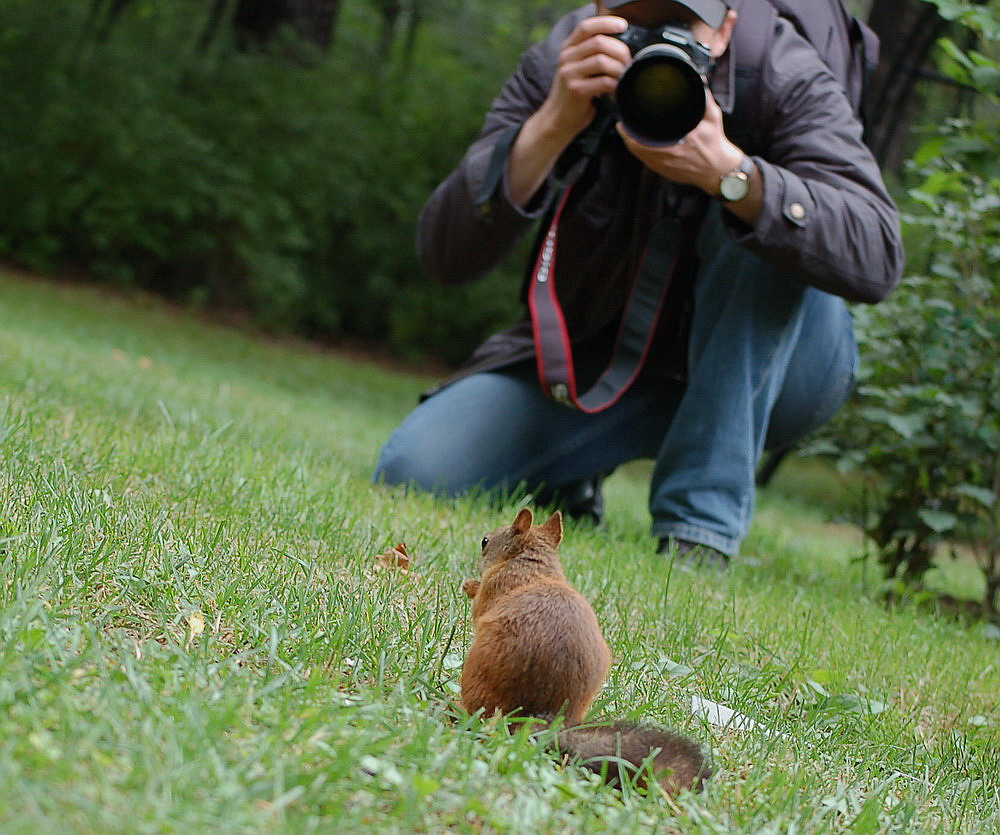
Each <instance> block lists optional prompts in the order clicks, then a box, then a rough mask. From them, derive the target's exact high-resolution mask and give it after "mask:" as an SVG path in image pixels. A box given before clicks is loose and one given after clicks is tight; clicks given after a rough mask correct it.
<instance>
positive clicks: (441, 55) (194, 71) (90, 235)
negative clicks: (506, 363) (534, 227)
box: [0, 0, 1000, 615]
mask: <svg viewBox="0 0 1000 835" xmlns="http://www.w3.org/2000/svg"><path fill="white" fill-rule="evenodd" d="M571 5H572V4H565V3H556V2H553V0H515V2H510V3H504V4H499V3H486V2H479V1H478V0H477V1H476V2H459V0H89V1H88V2H80V1H79V0H77V2H70V1H69V0H53V2H50V3H46V4H38V3H34V2H30V0H0V12H2V14H0V19H2V20H3V23H2V24H0V107H2V112H3V118H2V119H0V148H2V149H3V151H2V153H0V258H4V259H6V260H8V261H10V262H12V263H15V264H17V265H19V266H22V267H26V268H28V269H30V270H33V271H37V272H44V273H57V274H61V275H73V276H79V277H81V278H85V279H87V280H93V281H99V282H104V283H106V284H109V285H112V286H115V287H118V288H126V289H132V288H136V289H142V290H152V291H154V292H157V293H161V294H164V295H166V296H169V297H171V298H173V299H176V300H178V301H180V302H182V303H184V304H188V305H195V306H200V307H204V308H206V309H209V310H211V311H213V312H215V313H226V314H237V315H238V317H239V319H240V321H246V322H248V323H249V324H250V325H251V326H253V327H256V328H262V329H266V330H270V331H278V332H284V333H292V334H296V335H301V336H305V337H307V338H310V339H315V340H321V341H324V342H332V343H336V342H343V341H345V340H361V341H363V342H364V343H365V344H367V345H375V346H378V349H379V350H381V351H386V352H388V353H390V354H392V355H394V356H399V357H404V358H406V359H409V360H421V361H434V362H441V363H445V364H451V363H455V362H457V361H458V360H460V359H461V358H462V357H464V356H465V355H466V354H467V352H468V351H469V350H470V348H471V347H472V346H473V345H475V344H476V343H477V342H478V341H479V340H480V339H481V338H482V337H483V336H484V335H485V334H486V333H488V332H490V331H492V330H494V329H496V328H497V327H499V326H501V325H503V324H504V323H506V322H507V321H509V320H510V319H512V318H513V317H514V316H516V315H517V313H518V301H517V295H518V294H517V292H516V289H517V286H518V284H519V282H520V272H521V262H522V259H519V258H518V257H516V256H515V257H513V258H511V259H510V260H509V262H508V264H507V265H506V266H505V267H504V268H503V269H501V270H499V271H498V272H497V273H496V274H494V275H491V276H490V277H488V278H487V279H486V280H484V281H482V282H480V283H478V284H476V285H474V286H469V287H464V288H458V289H449V290H447V291H443V290H441V289H440V288H437V287H435V286H433V285H432V284H431V282H430V281H429V280H428V278H427V277H426V276H425V275H423V273H422V272H421V269H420V267H419V265H418V264H417V262H416V259H415V255H414V248H413V239H414V225H415V219H416V216H417V213H418V212H419V209H420V206H421V205H422V204H423V202H424V200H425V199H426V197H427V196H428V194H429V193H430V191H431V190H432V189H433V187H434V186H435V185H436V184H437V182H439V181H440V179H441V178H442V177H443V176H444V175H445V174H446V173H447V172H448V171H449V170H450V169H451V168H452V167H453V166H454V164H455V163H456V161H457V160H458V158H459V157H460V155H461V153H462V152H463V151H464V149H465V147H466V146H467V144H468V142H469V141H470V139H471V138H472V137H473V136H474V135H475V133H476V132H477V130H478V128H479V125H480V123H481V119H482V115H483V113H484V111H485V109H486V108H487V106H488V104H489V101H490V100H491V98H492V97H493V96H494V95H495V93H496V92H497V90H498V89H499V86H500V85H501V83H502V82H503V79H504V78H505V77H506V76H507V74H508V73H509V72H510V71H511V69H512V68H513V66H514V64H515V61H516V59H517V56H518V55H519V53H520V52H521V51H522V50H523V49H524V48H526V47H527V46H528V45H529V44H530V43H532V42H534V41H535V40H537V39H539V38H540V37H542V36H543V35H544V34H545V32H546V31H547V28H548V27H549V25H550V24H551V23H552V22H554V20H556V19H557V18H558V17H559V16H560V15H561V14H562V13H564V12H565V11H566V10H567V9H568V8H569V7H570V6H571ZM852 11H854V13H855V14H858V15H859V16H860V17H862V18H863V19H867V20H868V21H869V22H870V24H871V25H872V27H873V28H874V29H875V30H876V32H877V33H878V34H879V35H880V37H881V40H882V63H881V66H880V69H879V71H878V73H877V74H876V76H875V78H874V79H873V80H872V85H871V88H870V102H871V105H872V106H871V112H872V114H873V120H872V147H873V150H874V151H875V153H876V155H877V156H878V158H879V160H880V161H881V163H882V164H883V167H884V170H885V172H886V176H887V179H888V180H889V181H890V183H891V185H892V187H893V189H894V193H895V195H896V197H897V199H898V201H899V202H900V205H901V207H902V209H903V211H904V216H905V234H906V236H907V247H908V253H909V266H908V277H907V281H906V282H905V286H904V287H903V288H902V289H901V290H900V291H899V292H897V293H896V294H895V295H894V296H893V297H892V299H891V300H890V301H889V302H887V303H885V304H883V305H879V306H878V307H876V308H858V309H857V311H856V316H857V320H858V329H859V337H860V340H861V343H862V351H863V356H864V363H865V366H864V369H863V375H862V381H861V385H860V387H859V396H858V398H857V401H856V402H855V403H854V404H852V406H851V407H850V408H848V409H847V410H845V412H844V415H843V416H842V418H841V419H840V420H839V421H838V422H837V423H836V424H835V425H834V426H833V427H832V428H831V430H830V431H829V432H827V433H826V434H825V435H824V437H823V438H821V439H819V440H818V441H817V442H816V443H815V444H814V445H813V447H812V451H813V452H820V453H825V454H829V455H831V456H832V457H833V458H834V459H835V460H836V461H837V462H838V465H839V466H841V467H842V468H854V469H856V470H857V471H859V472H860V473H861V475H862V479H863V482H864V484H865V493H864V495H865V501H864V506H863V507H861V508H860V510H859V511H858V517H857V521H858V522H859V524H861V526H862V527H863V528H864V530H865V531H866V532H867V534H868V537H869V541H870V543H871V544H872V549H873V553H874V555H875V556H877V557H878V559H879V560H880V562H881V563H882V565H883V568H884V570H885V574H886V576H887V577H888V578H889V579H890V580H892V581H894V582H899V583H903V584H904V586H905V588H913V587H914V586H915V584H918V583H919V580H920V577H921V576H922V574H923V573H924V572H925V571H926V569H927V566H928V565H929V564H930V562H931V561H932V560H933V559H935V558H937V557H939V556H940V555H941V554H942V553H946V554H947V553H951V554H955V553H957V552H958V550H960V549H961V550H964V551H965V552H967V553H971V554H972V555H973V556H974V558H975V559H976V560H977V561H978V563H979V565H980V567H981V568H982V573H983V578H984V587H983V597H982V601H983V605H984V606H985V607H986V609H987V611H990V612H991V613H992V614H994V615H995V614H996V601H997V593H998V589H1000V498H998V496H1000V423H998V421H1000V418H998V417H997V416H998V415H1000V372H998V370H997V366H998V363H997V361H996V360H997V357H998V356H1000V315H998V311H1000V301H998V289H997V287H998V284H1000V282H998V280H997V279H998V262H1000V244H998V243H997V242H998V241H1000V208H998V196H997V195H998V193H1000V188H998V183H1000V170H998V166H1000V163H998V160H1000V153H998V150H1000V149H998V147H997V144H998V140H997V136H998V134H1000V131H998V130H997V124H996V123H997V108H996V103H997V92H998V90H1000V68H998V64H997V60H996V59H997V54H998V50H997V44H998V42H1000V33H998V22H997V21H998V19H1000V3H998V2H997V0H988V2H984V3H970V2H965V0H933V2H923V0H872V1H871V2H870V3H867V2H864V0H858V2H854V3H853V4H852ZM904 586H901V587H900V588H904Z"/></svg>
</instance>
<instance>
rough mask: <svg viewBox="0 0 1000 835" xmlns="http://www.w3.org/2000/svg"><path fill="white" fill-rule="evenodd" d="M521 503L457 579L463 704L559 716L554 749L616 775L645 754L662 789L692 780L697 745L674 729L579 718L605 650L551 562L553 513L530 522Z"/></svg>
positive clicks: (602, 674) (693, 784) (583, 603)
mask: <svg viewBox="0 0 1000 835" xmlns="http://www.w3.org/2000/svg"><path fill="white" fill-rule="evenodd" d="M532 522H533V516H532V512H531V510H530V509H528V508H524V509H522V510H521V511H520V512H519V513H518V514H517V518H516V519H515V520H514V523H513V524H512V525H509V526H506V527H502V528H498V529H497V530H495V531H493V532H492V533H489V534H487V535H486V536H485V537H484V538H483V542H482V547H483V553H482V557H481V558H480V562H479V568H480V573H481V575H482V576H481V578H480V579H478V580H475V579H469V580H466V581H465V582H464V583H462V590H463V591H464V592H465V593H466V594H467V595H468V596H469V597H471V598H472V619H473V624H474V626H475V638H474V640H473V642H472V646H471V647H469V653H468V655H467V656H466V659H465V664H464V666H463V668H462V704H463V706H464V708H465V709H466V710H467V711H468V712H469V713H475V712H476V711H478V710H482V711H483V713H484V715H487V716H490V715H493V714H494V713H497V712H499V713H502V714H511V713H515V712H516V713H517V715H519V716H524V717H534V718H536V719H538V720H540V722H541V724H543V725H547V724H548V723H549V722H551V721H552V720H553V719H555V718H556V716H557V715H560V714H561V715H562V716H563V719H564V722H565V729H564V730H563V731H561V732H560V733H559V735H558V748H559V750H560V751H562V752H565V753H568V754H569V755H570V756H571V757H572V758H574V759H577V760H579V761H580V762H581V764H582V765H584V766H585V767H587V768H589V769H591V770H592V771H595V772H598V773H604V774H605V778H606V779H607V781H608V782H609V783H613V784H618V783H619V782H620V776H619V774H618V767H617V766H616V765H615V763H620V762H621V761H622V760H624V761H626V762H628V763H630V764H631V766H632V768H631V769H630V771H632V772H633V774H636V775H637V782H638V784H640V785H644V781H643V777H642V774H640V773H638V771H639V769H640V767H641V766H642V764H643V763H644V762H649V763H650V765H651V767H652V771H653V774H654V775H655V776H656V779H657V780H658V781H659V782H660V785H662V786H663V788H664V790H665V791H667V792H668V793H670V794H676V793H677V792H679V791H681V790H682V789H685V788H695V789H701V788H702V787H703V784H704V781H705V779H706V778H707V777H708V776H709V774H710V769H709V768H708V765H707V763H706V761H705V757H704V755H703V753H702V751H701V749H700V747H699V746H698V745H697V744H696V743H695V742H694V741H692V740H690V739H687V738H686V737H683V736H678V735H676V734H673V733H670V732H668V731H664V730H660V729H658V728H651V727H644V726H642V725H637V724H635V723H632V722H621V721H620V722H615V723H614V724H611V725H593V726H585V727H576V726H579V725H580V724H581V723H582V722H583V721H584V717H585V716H586V714H587V711H588V710H589V709H590V706H591V704H593V701H594V699H595V698H596V697H597V694H598V692H599V691H600V689H601V687H602V686H603V684H604V681H605V679H606V678H607V675H608V669H609V667H610V666H611V651H610V650H609V648H608V644H607V641H605V640H604V636H603V635H602V634H601V628H600V626H599V625H598V623H597V617H596V616H595V614H594V610H593V609H592V608H591V606H590V603H588V602H587V599H586V598H585V597H584V596H583V595H582V594H580V592H578V591H577V590H576V589H575V588H573V587H572V586H571V585H570V584H569V582H568V581H567V580H566V575H565V574H563V569H562V564H561V563H560V561H559V551H558V548H559V543H560V542H562V537H563V524H562V514H561V513H560V512H559V511H556V512H555V513H554V514H553V515H552V516H551V518H549V520H548V521H547V522H545V524H543V525H533V524H532Z"/></svg>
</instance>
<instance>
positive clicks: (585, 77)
mask: <svg viewBox="0 0 1000 835" xmlns="http://www.w3.org/2000/svg"><path fill="white" fill-rule="evenodd" d="M627 26H628V23H627V21H626V20H625V19H624V18H621V17H615V16H613V15H602V16H600V17H589V18H587V19H586V20H582V21H581V22H580V23H579V24H578V25H577V27H576V29H574V30H573V33H572V34H571V35H570V36H569V37H568V38H567V39H566V41H565V43H564V44H563V48H562V51H561V52H560V53H559V66H558V68H557V70H556V76H555V79H554V80H553V82H552V88H551V89H550V90H549V95H548V98H546V100H545V102H544V103H543V104H542V106H541V108H539V111H538V113H539V115H540V116H541V117H542V118H543V119H544V120H545V121H546V122H547V126H548V128H549V130H551V131H552V132H553V133H555V134H558V135H559V136H560V138H561V139H562V140H564V141H565V144H566V145H568V144H569V143H570V142H571V141H572V140H573V138H574V137H575V136H576V135H577V134H578V133H580V131H582V130H583V129H584V128H585V127H587V125H589V124H590V121H591V120H592V119H593V118H594V99H595V98H598V97H599V96H604V95H611V94H612V93H614V91H615V88H616V87H617V86H618V79H619V78H621V75H622V73H623V72H625V68H626V67H627V66H628V65H629V64H630V63H631V61H632V54H631V52H630V51H629V48H628V47H627V46H626V45H625V44H624V43H622V42H621V41H620V40H618V39H617V38H615V37H613V36H614V35H619V34H621V33H622V32H624V31H625V28H626V27H627Z"/></svg>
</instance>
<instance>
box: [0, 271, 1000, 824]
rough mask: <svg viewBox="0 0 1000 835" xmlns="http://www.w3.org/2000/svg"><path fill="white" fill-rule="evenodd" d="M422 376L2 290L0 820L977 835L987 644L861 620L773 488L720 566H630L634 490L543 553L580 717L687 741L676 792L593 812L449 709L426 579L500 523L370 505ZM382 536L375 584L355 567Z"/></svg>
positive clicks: (635, 536)
mask: <svg viewBox="0 0 1000 835" xmlns="http://www.w3.org/2000/svg"><path fill="white" fill-rule="evenodd" d="M428 381H429V380H428V379H425V378H421V377H418V376H415V375H407V374H400V373H393V372H390V371H387V370H385V369H382V368H380V367H377V366H375V365H372V364H366V363H359V362H352V361H348V360H346V359H343V358H338V357H337V356H331V355H328V354H325V353H321V352H319V351H316V350H314V349H311V348H309V347H308V346H302V345H295V344H279V343H274V342H270V341H267V340H261V339H254V338H253V337H252V336H250V335H247V334H244V333H241V332H239V331H236V330H233V329H227V328H223V327H220V326H218V325H213V324H209V323H205V322H203V321H200V320H199V319H198V318H197V317H194V316H192V315H188V314H185V313H179V312H177V311H174V310H172V309H169V308H167V307H165V306H162V305H159V304H158V303H155V302H151V301H148V300H143V299H131V300H130V299H125V298H121V297H118V296H109V295H107V294H102V293H99V292H96V291H94V290H92V289H85V288H79V287H74V286H69V285H53V284H48V283H43V282H37V281H32V280H30V279H27V278H25V277H19V276H14V275H11V274H2V275H0V455H2V461H3V464H2V468H0V653H2V664H3V673H2V677H0V704H2V708H3V709H2V711H0V786H2V788H0V830H2V831H3V832H5V833H22V832H23V833H29V832H30V833H34V832H43V831H67V832H174V831H181V832H184V831H187V832H199V831H215V832H249V831H263V832H268V831H274V832H284V831H289V832H309V831H322V832H327V831H371V832H380V833H381V832H394V831H397V832H442V831H456V832H517V833H522V832H592V831H613V832H629V831H650V830H660V831H684V832H755V833H756V832H788V831H796V832H828V831H829V832H839V831H849V832H861V833H865V832H868V833H871V832H886V831H935V832H936V831H943V832H982V831H988V830H991V829H992V830H996V829H997V828H998V827H1000V776H998V775H1000V746H998V741H1000V739H998V700H1000V668H998V665H1000V655H998V648H1000V644H998V642H997V639H996V633H995V632H994V631H992V630H990V629H989V628H987V627H984V626H983V625H981V624H977V623H960V622H954V621H950V620H945V619H941V618H937V617H933V616H928V615H927V614H926V613H923V612H921V611H918V610H917V609H915V608H913V607H908V606H901V607H899V608H896V609H894V610H891V611H889V610H886V609H885V608H884V607H883V606H882V605H880V604H879V602H878V597H877V588H878V582H877V578H876V577H875V576H874V574H873V572H872V571H871V570H870V569H866V568H865V567H864V566H863V565H862V564H860V563H858V562H855V561H853V560H852V557H853V556H854V555H855V554H856V553H857V552H858V551H859V548H860V540H859V537H858V536H857V534H855V533H854V532H853V531H851V530H850V529H849V528H845V527H843V526H836V525H832V524H830V523H829V521H828V515H829V514H828V513H827V510H826V507H829V506H833V505H834V504H836V502H837V501H839V495H840V494H839V492H838V491H837V489H836V484H835V482H834V480H833V479H832V478H830V477H827V478H824V477H823V476H822V475H817V473H816V472H815V471H813V470H810V469H809V468H803V467H801V466H797V465H791V466H788V467H786V468H785V469H784V470H783V471H782V472H781V473H780V474H779V478H778V479H777V481H776V484H775V486H774V487H773V488H769V490H768V491H766V492H765V493H764V494H763V495H762V496H761V500H760V508H759V513H758V516H757V521H756V523H755V526H754V529H753V531H752V534H751V537H750V539H749V540H748V542H747V543H746V548H745V551H746V552H747V554H749V555H750V556H751V557H752V559H748V560H746V561H745V562H744V563H742V564H740V565H737V566H735V567H734V568H733V570H731V571H730V572H729V573H728V574H727V575H725V576H717V575H713V574H709V573H694V574H680V573H677V572H673V573H671V572H670V571H669V570H668V566H667V565H666V564H665V563H664V561H663V560H662V558H657V557H656V556H655V555H654V554H652V542H651V540H650V539H649V538H648V533H647V524H648V520H647V518H646V511H645V475H646V473H647V469H646V468H645V467H644V465H634V466H630V467H626V468H623V469H622V470H621V471H619V472H618V473H617V474H615V476H614V477H613V478H612V479H611V480H610V481H609V484H608V495H607V501H608V506H609V520H608V523H607V525H606V527H605V528H603V529H600V530H595V529H592V528H589V527H585V526H573V525H571V526H570V527H569V528H568V530H567V536H566V540H565V542H564V545H563V556H564V561H565V565H566V569H567V573H568V574H569V576H570V577H571V579H572V580H573V582H574V583H575V584H576V585H577V586H578V587H579V588H580V589H581V590H582V591H583V592H584V593H585V594H586V595H587V596H588V597H589V598H590V599H591V600H592V602H593V604H594V607H595V609H596V611H597V613H598V617H599V619H600V620H601V622H602V624H603V627H604V629H605V632H606V635H607V638H608V640H609V642H610V644H611V646H612V649H613V651H614V653H615V664H614V667H613V670H612V674H611V677H610V679H609V681H608V684H607V686H606V688H605V690H604V693H603V694H602V696H601V698H600V700H599V703H598V704H597V706H596V712H597V713H598V714H602V715H614V716H629V717H646V718H648V719H651V720H653V721H656V722H660V723H663V724H666V725H669V726H672V727H675V728H677V729H680V730H682V731H684V732H687V733H689V734H691V735H693V736H695V737H696V738H698V739H699V740H700V741H701V742H702V743H703V744H704V745H705V746H706V748H709V749H710V750H711V751H712V754H713V758H714V760H715V763H716V766H717V768H718V771H719V774H718V776H717V777H716V778H715V779H714V780H713V781H712V783H711V786H710V788H709V790H708V792H707V793H706V794H704V795H692V794H685V795H683V796H681V797H680V798H679V799H677V800H676V801H670V800H668V799H666V798H664V797H661V796H649V797H642V796H639V795H637V794H634V793H627V794H625V795H622V794H619V793H616V792H615V791H613V790H611V789H608V788H606V787H603V786H601V785H597V784H595V783H594V782H592V781H591V780H590V779H588V777H587V776H586V775H585V774H584V773H582V772H580V771H578V770H576V769H574V768H572V767H568V768H564V767H562V766H560V765H558V764H557V763H555V762H553V760H552V758H551V757H550V756H549V755H547V754H546V753H545V752H544V750H542V748H541V747H540V746H539V745H538V744H537V743H536V742H535V741H533V740H531V739H530V738H528V737H527V736H525V735H524V734H517V735H513V736H511V735H509V734H508V733H506V731H504V730H503V729H502V728H499V727H498V726H497V725H496V724H495V723H494V722H490V721H487V722H480V721H479V720H476V719H470V718H469V717H466V716H463V715H462V714H461V712H460V711H458V710H456V709H455V707H454V699H455V697H456V695H457V692H458V676H459V673H460V670H461V664H462V659H463V653H464V651H465V649H466V647H467V646H468V643H469V640H470V623H469V605H468V601H467V600H466V599H465V598H464V596H463V595H462V594H461V592H460V584H461V581H462V579H463V578H464V577H466V576H469V575H470V572H472V570H473V567H474V565H475V560H476V556H477V547H478V542H479V540H480V538H481V537H482V535H483V533H484V532H485V531H487V530H489V529H491V528H493V527H495V526H496V525H498V524H503V523H505V522H507V521H509V520H510V519H512V518H513V515H514V512H515V511H516V506H515V505H514V504H511V503H506V504H499V505H498V504H495V503H490V502H487V501H485V500H483V499H481V498H469V499H463V500H456V501H443V500H435V499H432V498H429V497H427V496H422V495H415V494H410V495H407V494H405V493H403V492H400V491H397V490H390V489H385V488H380V487H379V488H376V487H373V486H372V485H371V484H370V471H371V468H372V464H373V461H374V457H375V455H376V453H377V450H378V447H379V445H380V443H381V442H382V441H383V440H384V439H385V437H386V436H387V435H388V433H389V432H390V431H391V429H392V427H393V426H394V425H395V424H396V423H397V422H398V420H399V419H400V418H401V417H402V416H403V415H404V414H405V413H406V412H407V410H408V409H409V408H410V407H411V406H412V404H413V402H414V399H415V397H416V395H417V393H418V392H419V390H420V389H421V387H422V386H424V385H425V384H426V383H427V382H428ZM827 476H829V474H827ZM831 491H832V492H831ZM827 492H828V493H829V496H828V497H827V496H826V493H827ZM400 541H405V542H406V543H407V544H408V546H409V549H410V551H411V552H412V553H414V555H415V559H416V561H415V564H414V566H413V570H412V571H411V572H410V573H409V574H403V573H401V572H399V571H392V570H384V569H381V568H380V567H379V565H378V563H377V561H376V560H375V556H376V555H377V554H379V553H381V552H383V551H385V550H386V549H388V548H390V547H392V546H393V545H395V544H396V543H397V542H400ZM949 572H952V573H949ZM940 582H941V583H942V584H943V585H944V586H948V585H949V584H953V585H955V586H957V587H960V586H961V585H962V583H964V582H966V581H965V579H963V575H962V574H961V572H960V571H959V570H958V569H957V568H956V569H947V570H945V571H943V572H942V574H941V576H940ZM692 696H700V697H703V698H706V699H710V700H712V701H715V702H718V703H722V704H725V705H727V706H729V707H731V708H733V709H735V710H737V711H740V712H741V713H743V714H744V715H746V716H748V717H750V718H751V719H753V720H754V722H755V723H756V725H755V727H754V728H752V729H748V730H737V729H731V728H730V729H722V728H718V727H713V726H711V725H709V724H707V723H705V722H704V721H703V720H701V719H697V718H695V717H694V716H692V715H691V712H690V710H689V705H690V701H691V697H692Z"/></svg>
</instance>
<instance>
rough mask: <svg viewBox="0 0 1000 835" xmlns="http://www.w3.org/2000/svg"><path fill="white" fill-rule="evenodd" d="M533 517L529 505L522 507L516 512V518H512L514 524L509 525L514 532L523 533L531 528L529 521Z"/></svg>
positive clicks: (530, 521)
mask: <svg viewBox="0 0 1000 835" xmlns="http://www.w3.org/2000/svg"><path fill="white" fill-rule="evenodd" d="M534 518H535V517H534V515H533V514H532V512H531V508H530V507H522V508H521V511H520V512H519V513H518V514H517V518H516V519H515V520H514V524H513V525H511V527H512V528H513V529H514V533H525V532H526V531H529V530H531V523H532V521H533V520H534Z"/></svg>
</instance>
